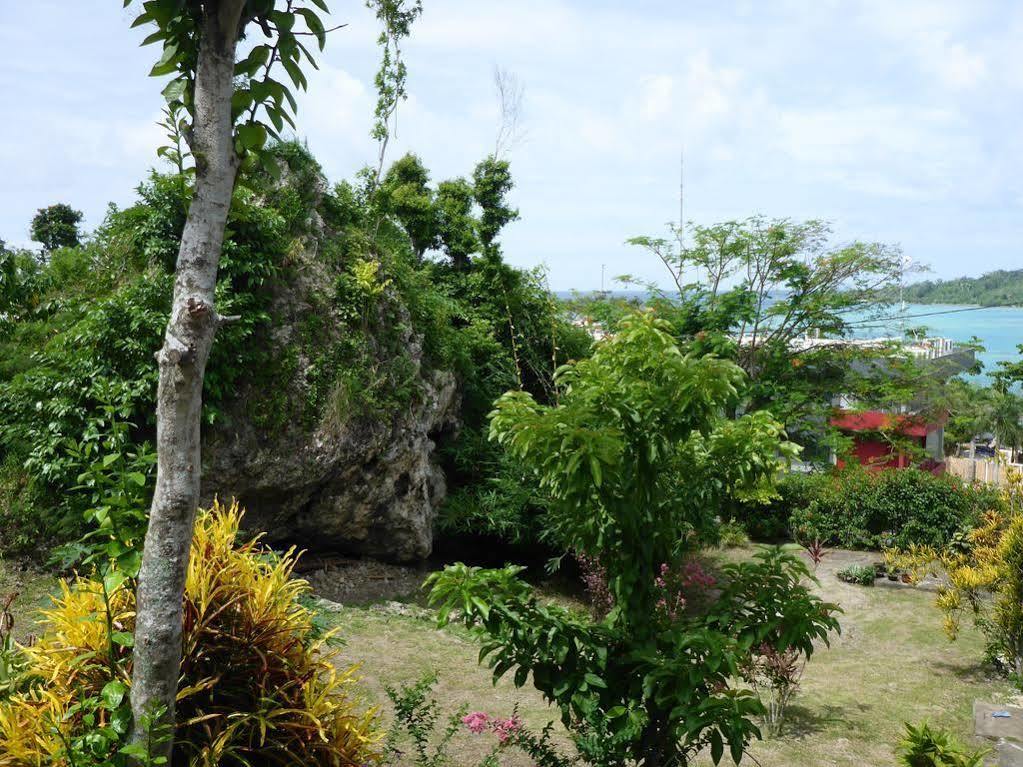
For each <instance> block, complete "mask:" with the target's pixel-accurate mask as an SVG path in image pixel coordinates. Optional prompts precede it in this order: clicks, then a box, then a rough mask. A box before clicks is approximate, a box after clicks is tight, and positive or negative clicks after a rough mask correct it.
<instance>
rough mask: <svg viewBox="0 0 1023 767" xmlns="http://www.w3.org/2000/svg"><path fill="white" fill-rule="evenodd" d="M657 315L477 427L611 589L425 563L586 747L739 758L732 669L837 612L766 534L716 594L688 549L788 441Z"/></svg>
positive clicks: (711, 532) (504, 664) (662, 756)
mask: <svg viewBox="0 0 1023 767" xmlns="http://www.w3.org/2000/svg"><path fill="white" fill-rule="evenodd" d="M670 330H671V327H670V325H668V324H667V323H666V322H664V321H663V320H660V319H657V318H656V317H655V316H654V315H653V314H652V313H650V312H646V313H642V314H638V315H633V316H631V317H629V318H627V319H626V320H625V321H623V323H622V324H621V326H620V328H619V331H618V332H617V333H616V334H615V335H614V336H613V337H611V338H610V339H609V340H607V341H605V342H603V343H602V344H600V345H598V346H597V348H596V351H595V352H594V354H593V356H592V357H591V358H589V359H586V360H582V361H580V362H577V363H574V364H570V365H567V366H564V367H562V368H561V369H560V371H559V373H558V376H557V384H558V397H557V400H556V403H555V404H551V405H542V404H539V403H538V402H537V401H536V400H535V399H534V398H533V397H532V396H531V395H530V394H527V393H525V392H522V391H514V392H509V393H507V394H505V395H504V396H503V397H502V398H501V399H500V400H498V403H497V405H496V408H495V410H494V412H493V414H492V416H491V419H492V420H491V436H492V438H493V439H496V440H498V441H499V442H500V443H501V444H503V445H504V446H505V447H506V448H507V449H508V451H509V452H510V453H511V455H512V456H514V457H515V458H516V459H517V460H520V461H522V463H523V465H524V466H525V467H526V468H527V469H528V470H530V471H531V472H533V475H534V476H535V477H536V478H537V481H538V483H539V486H540V489H541V490H542V491H543V492H545V493H546V494H548V495H549V496H550V498H551V504H550V507H549V510H548V512H547V514H546V517H545V528H546V531H547V534H548V535H549V536H550V539H551V541H552V542H553V543H554V544H556V545H557V546H558V547H559V548H561V549H562V550H564V551H569V552H573V553H574V554H576V555H578V556H579V557H581V558H585V559H586V560H588V561H591V562H594V563H596V564H597V565H598V566H599V567H600V568H601V570H602V572H603V573H604V574H605V577H606V583H607V589H608V592H609V594H610V597H611V601H612V602H613V607H611V609H610V610H609V612H608V613H607V615H606V617H604V618H603V619H601V620H598V621H592V620H587V619H584V618H582V617H580V616H578V615H576V614H573V613H571V612H570V611H567V610H564V609H561V608H558V607H556V606H552V605H547V604H544V603H543V602H542V601H541V600H539V599H538V598H537V597H536V596H535V595H534V594H533V593H532V591H531V590H530V588H529V587H528V586H527V585H526V584H525V583H524V582H523V581H522V580H521V579H520V578H519V577H518V574H519V572H520V570H521V568H515V567H511V568H505V569H503V570H480V569H478V568H470V567H466V566H464V565H454V566H451V567H449V568H447V569H446V570H445V571H444V572H443V573H439V574H436V575H434V576H432V577H431V579H430V583H431V584H432V587H433V588H432V591H431V600H432V601H433V603H434V604H436V605H438V606H439V607H440V610H441V612H440V616H441V620H442V622H443V621H446V620H447V619H448V617H449V616H450V615H451V612H452V610H454V609H456V608H457V609H458V610H460V611H461V614H462V619H463V620H464V621H465V623H466V625H468V626H470V627H473V628H474V630H478V631H479V632H480V633H481V634H482V635H483V641H484V647H483V651H482V653H481V657H488V662H489V663H490V665H491V666H492V668H493V669H494V674H495V677H500V676H502V675H503V674H505V673H509V672H512V671H513V670H514V681H515V684H516V685H518V686H521V685H523V684H525V683H526V681H527V679H529V678H530V677H531V678H532V681H533V684H534V685H535V686H536V687H537V689H539V690H540V691H541V692H542V693H543V694H544V695H545V696H546V697H547V698H548V699H549V700H550V701H552V702H554V703H555V704H556V705H557V706H558V707H559V708H560V710H561V713H562V719H563V721H564V723H565V724H566V726H568V727H569V728H570V729H571V731H572V732H573V734H574V736H575V741H576V745H577V747H578V748H579V750H580V752H581V753H582V755H583V756H584V758H585V759H586V760H587V761H589V762H590V763H592V764H600V765H622V764H625V763H633V762H638V763H641V764H643V765H646V767H661V766H662V765H676V764H688V763H689V760H690V759H691V758H692V756H693V755H694V754H695V753H697V752H699V751H700V750H701V749H702V748H704V747H709V748H710V751H711V755H712V757H713V758H714V760H715V762H716V761H718V760H719V759H720V758H721V756H722V755H723V751H724V748H725V745H726V744H727V746H728V748H729V749H730V752H731V754H732V756H733V758H734V759H735V760H736V761H738V759H739V758H740V757H741V756H742V753H743V752H744V750H745V748H746V745H747V744H748V742H749V741H750V739H751V738H753V737H756V736H757V735H758V734H759V731H758V730H757V728H756V726H755V725H754V724H753V722H752V721H751V718H752V717H753V716H754V715H756V714H758V713H761V712H762V710H763V709H762V707H761V705H760V702H759V701H758V700H757V698H756V696H755V695H754V694H753V693H752V692H751V691H749V690H742V689H738V688H735V687H734V686H732V684H731V683H730V681H731V680H733V679H734V678H735V677H736V676H737V675H738V673H739V667H740V665H741V664H742V662H743V661H744V660H746V659H748V658H749V657H750V655H751V654H752V653H753V652H754V649H755V648H763V647H767V646H770V647H774V648H776V649H778V650H779V651H789V650H792V651H795V652H797V653H800V654H805V655H806V656H809V655H810V654H812V652H813V640H814V639H826V637H827V634H828V632H829V631H830V630H832V629H835V628H836V627H837V622H836V621H835V618H834V616H833V612H834V610H835V608H834V606H832V605H827V604H824V603H822V602H821V601H820V600H819V599H817V598H816V597H815V596H813V594H812V593H811V592H810V591H809V589H808V588H807V587H806V585H805V583H804V581H805V579H807V578H808V576H809V574H808V571H807V569H806V567H805V565H804V564H803V563H802V562H801V561H799V560H797V559H795V558H793V557H791V556H788V555H786V554H783V553H781V552H780V551H770V552H767V553H765V554H764V555H762V556H761V557H758V558H757V559H756V560H755V561H754V562H752V563H746V564H742V565H737V566H735V567H730V568H726V577H725V581H726V585H725V586H724V587H723V588H722V590H721V593H720V594H719V595H718V596H717V598H716V599H715V598H713V597H709V595H708V594H706V593H704V592H703V591H702V589H705V588H706V587H707V586H708V584H709V580H708V578H707V577H706V574H705V573H703V571H702V570H701V568H700V566H699V564H698V563H697V562H696V561H694V560H693V558H692V555H693V551H694V549H695V548H696V547H697V546H698V545H699V544H700V542H701V541H707V540H709V539H713V538H714V537H715V535H716V530H717V524H718V523H717V516H718V514H719V513H720V511H721V509H722V506H723V504H724V503H725V501H726V500H727V499H728V498H729V497H731V496H733V495H734V494H735V493H736V492H738V491H740V490H743V489H749V488H751V487H753V486H755V485H758V484H759V483H762V482H765V481H769V480H770V477H771V476H772V475H773V474H774V473H775V471H776V470H777V469H778V467H779V464H780V461H781V460H783V459H784V458H785V457H791V456H793V455H794V454H795V452H796V448H795V446H794V445H792V444H791V443H789V442H787V441H786V440H785V437H784V433H783V431H782V427H781V425H780V424H779V423H778V422H777V421H776V420H775V419H774V418H772V417H771V416H770V415H769V414H768V413H766V412H763V411H757V412H751V413H748V414H746V415H744V416H742V417H741V418H738V419H735V420H730V419H728V418H726V416H725V413H727V412H729V411H730V410H731V409H732V408H733V407H734V405H735V403H736V401H737V398H738V396H739V387H740V385H741V383H742V380H743V378H744V373H743V372H742V370H741V369H739V368H738V367H737V366H736V365H735V364H733V363H731V362H729V361H726V360H722V359H717V358H715V357H712V356H709V355H704V356H692V355H685V354H683V353H682V352H681V351H680V349H679V348H678V346H677V345H676V344H675V342H674V340H673V338H672V336H671V334H670Z"/></svg>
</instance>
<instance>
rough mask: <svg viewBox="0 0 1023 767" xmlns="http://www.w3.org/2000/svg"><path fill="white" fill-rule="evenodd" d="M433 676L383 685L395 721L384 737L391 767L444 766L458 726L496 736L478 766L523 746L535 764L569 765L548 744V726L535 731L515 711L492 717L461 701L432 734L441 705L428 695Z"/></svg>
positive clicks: (490, 766) (493, 765)
mask: <svg viewBox="0 0 1023 767" xmlns="http://www.w3.org/2000/svg"><path fill="white" fill-rule="evenodd" d="M436 681H437V677H436V675H434V674H428V675H427V676H425V677H423V678H422V679H420V680H419V681H418V682H416V683H415V684H411V685H409V684H403V685H402V686H401V688H400V689H397V690H396V689H394V688H391V687H388V688H387V695H388V697H389V698H390V699H391V702H392V703H393V704H394V714H395V720H394V725H393V726H392V727H391V731H390V733H389V734H388V736H387V747H386V750H385V761H386V763H387V764H389V765H395V767H411V765H414V766H415V767H446V766H447V765H450V764H451V759H450V757H449V756H448V747H449V745H450V743H451V740H452V738H453V737H454V736H455V734H456V732H457V731H458V730H459V729H460V728H464V729H466V730H468V731H469V732H470V733H471V734H472V735H481V734H484V733H489V734H492V735H494V736H495V740H496V742H495V743H494V746H493V748H491V750H490V752H489V753H488V754H487V755H486V756H485V757H483V759H482V760H481V761H480V763H479V767H498V764H499V762H498V755H499V754H500V753H501V752H502V751H507V750H509V749H518V750H521V751H523V752H524V753H525V754H526V755H527V756H529V757H530V759H532V761H533V763H534V764H535V765H537V767H567V766H568V765H569V764H571V760H569V759H566V758H565V757H564V756H562V755H561V754H560V753H559V752H558V751H557V749H556V748H555V747H554V746H553V745H552V743H551V733H552V730H553V727H552V725H548V726H547V727H545V728H544V729H543V730H542V731H541V732H540V734H539V735H536V734H534V733H532V732H530V731H529V730H528V729H527V728H526V727H525V725H524V724H523V722H522V719H521V718H520V717H519V715H518V712H517V710H514V711H513V712H512V715H511V716H509V717H495V716H491V715H490V714H487V713H485V712H483V711H471V712H470V711H468V709H467V708H466V707H465V706H462V707H461V708H460V709H458V710H457V711H456V712H455V713H453V714H452V715H451V716H450V717H449V718H448V719H447V725H446V726H445V727H444V729H443V731H442V732H440V733H437V732H436V730H437V724H438V720H439V716H440V705H439V704H438V703H437V701H436V699H435V698H433V697H432V696H431V695H430V692H431V690H432V689H433V685H434V684H435V683H436ZM404 742H411V748H410V750H409V752H407V753H406V752H405V751H403V750H402V749H401V746H402V745H403V743H404ZM410 759H411V761H410ZM459 767H462V766H461V765H459Z"/></svg>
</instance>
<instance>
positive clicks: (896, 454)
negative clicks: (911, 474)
mask: <svg viewBox="0 0 1023 767" xmlns="http://www.w3.org/2000/svg"><path fill="white" fill-rule="evenodd" d="M831 425H832V426H834V427H836V428H837V429H838V430H839V431H841V432H842V433H843V434H846V435H848V436H849V437H851V438H852V441H853V449H852V454H853V455H854V456H855V457H856V459H857V460H858V461H859V463H860V464H861V465H863V466H866V467H867V468H868V469H871V470H873V471H880V470H882V469H904V468H907V467H909V466H914V465H915V466H918V467H919V468H921V469H925V470H927V471H932V472H934V473H935V474H940V473H942V472H943V471H944V470H945V428H944V425H945V418H940V419H936V420H935V422H930V423H929V422H927V421H926V420H924V419H923V418H921V417H919V416H916V415H912V414H893V413H883V412H881V411H878V410H865V411H849V410H837V411H836V413H835V415H834V416H833V417H832V418H831ZM900 444H901V446H904V448H903V449H902V450H900V449H898V448H899V446H900ZM914 447H915V448H919V449H920V451H922V452H923V453H925V454H926V458H924V459H923V460H921V459H920V457H919V452H918V451H916V450H912V448H914ZM911 453H916V455H911ZM836 464H837V465H838V466H839V467H841V466H844V465H845V461H843V460H842V459H836Z"/></svg>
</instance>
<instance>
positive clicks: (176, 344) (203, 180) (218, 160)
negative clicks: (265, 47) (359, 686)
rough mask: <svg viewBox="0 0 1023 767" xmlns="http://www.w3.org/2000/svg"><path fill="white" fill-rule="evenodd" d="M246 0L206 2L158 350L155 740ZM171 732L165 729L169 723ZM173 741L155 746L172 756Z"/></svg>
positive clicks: (230, 158) (141, 634)
mask: <svg viewBox="0 0 1023 767" xmlns="http://www.w3.org/2000/svg"><path fill="white" fill-rule="evenodd" d="M243 5H244V0H219V2H206V3H204V14H205V15H204V19H203V22H202V38H201V40H200V42H199V57H198V64H197V68H196V77H195V93H194V104H195V109H194V123H193V126H192V134H191V138H190V143H191V148H192V155H193V157H195V164H196V179H195V193H194V195H193V198H192V203H191V206H190V208H189V211H188V217H187V219H186V221H185V228H184V231H183V233H182V235H181V245H180V248H179V250H178V261H177V268H176V275H175V281H174V300H173V303H172V305H171V315H170V319H169V320H168V323H167V330H166V332H165V334H164V341H163V347H162V348H161V349H160V351H159V352H157V354H156V358H157V362H158V364H159V368H160V383H159V388H158V390H157V405H156V444H157V455H158V462H157V474H156V490H155V493H154V495H153V503H152V506H151V508H150V516H149V528H148V530H147V532H146V542H145V550H144V552H143V555H142V569H141V571H140V573H139V580H138V600H137V602H138V604H137V617H136V626H135V650H134V668H133V672H132V685H131V707H132V713H133V715H134V728H133V742H135V743H139V744H143V745H149V744H151V743H152V739H151V738H150V733H151V732H152V731H153V730H155V729H156V728H155V727H154V720H153V716H154V714H157V713H159V715H160V719H159V725H172V724H173V722H174V699H175V696H176V694H177V687H178V675H179V673H180V666H181V633H182V625H181V624H182V595H183V593H184V587H185V574H186V571H187V569H188V555H189V548H190V545H191V539H192V524H193V522H194V519H195V510H196V506H197V505H198V502H199V480H200V470H201V464H200V444H199V436H200V430H199V424H200V416H201V413H202V387H203V375H204V373H205V369H206V360H207V359H208V358H209V353H210V347H211V346H212V344H213V335H214V333H215V332H216V329H217V325H218V324H219V323H220V322H221V318H220V317H219V316H218V315H217V313H216V311H215V309H214V304H213V301H214V289H215V287H216V281H217V265H218V262H219V260H220V249H221V245H222V243H223V239H224V227H225V225H226V223H227V214H228V211H229V209H230V206H231V195H232V192H233V190H234V183H235V177H236V175H237V170H238V157H237V155H236V153H235V150H234V126H233V120H232V116H231V96H232V94H233V82H232V80H233V76H234V64H235V47H236V44H237V40H238V31H239V19H240V15H241V10H242V7H243ZM159 729H160V730H161V731H162V732H163V733H165V734H169V733H168V732H167V730H166V728H165V727H162V726H161V727H160V728H159ZM172 748H173V738H171V737H166V738H164V740H163V742H161V743H158V744H157V745H155V746H154V747H153V755H154V756H164V757H167V758H168V763H169V759H170V754H171V750H172Z"/></svg>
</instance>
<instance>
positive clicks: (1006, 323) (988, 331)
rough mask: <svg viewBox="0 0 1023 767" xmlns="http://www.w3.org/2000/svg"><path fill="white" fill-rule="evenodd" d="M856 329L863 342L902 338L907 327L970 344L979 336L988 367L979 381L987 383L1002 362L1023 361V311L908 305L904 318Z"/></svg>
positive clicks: (871, 322)
mask: <svg viewBox="0 0 1023 767" xmlns="http://www.w3.org/2000/svg"><path fill="white" fill-rule="evenodd" d="M861 323H862V324H857V325H855V326H854V327H855V335H856V336H857V337H860V338H874V337H878V336H896V337H898V336H901V335H902V329H903V327H906V328H916V327H921V326H923V327H926V328H927V335H928V336H939V337H941V338H950V339H952V340H953V341H969V340H970V339H971V338H972V337H974V336H976V337H977V338H979V339H980V342H981V344H982V345H983V346H984V351H983V352H980V353H978V354H977V358H978V359H979V360H980V361H981V362H982V363H984V370H983V372H982V373H981V375H980V376H978V380H982V381H986V380H987V379H988V377H989V376H990V375H991V374H992V373H994V372H996V371H997V370H998V363H999V362H1001V361H1005V362H1015V361H1018V360H1019V359H1020V354H1019V350H1018V349H1017V348H1016V347H1017V344H1023V307H1018V306H986V307H978V306H954V305H948V304H906V311H905V314H904V315H903V314H902V313H901V312H899V311H897V310H896V311H895V312H894V313H893V315H892V316H891V317H889V318H886V319H884V320H878V321H875V320H873V319H872V320H862V321H861Z"/></svg>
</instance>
